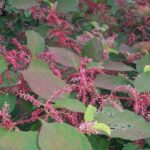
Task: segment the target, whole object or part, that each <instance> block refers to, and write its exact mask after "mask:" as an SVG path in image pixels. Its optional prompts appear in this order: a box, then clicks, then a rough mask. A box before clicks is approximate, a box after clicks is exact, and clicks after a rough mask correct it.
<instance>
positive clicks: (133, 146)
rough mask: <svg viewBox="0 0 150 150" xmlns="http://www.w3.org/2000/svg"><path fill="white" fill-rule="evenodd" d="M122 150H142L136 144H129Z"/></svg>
mask: <svg viewBox="0 0 150 150" xmlns="http://www.w3.org/2000/svg"><path fill="white" fill-rule="evenodd" d="M122 150H140V149H139V148H138V147H137V145H136V144H133V143H128V144H125V145H124V147H123V149H122Z"/></svg>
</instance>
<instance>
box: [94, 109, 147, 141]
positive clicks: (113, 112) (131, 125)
mask: <svg viewBox="0 0 150 150" xmlns="http://www.w3.org/2000/svg"><path fill="white" fill-rule="evenodd" d="M94 120H96V121H97V122H103V123H105V124H106V125H108V126H109V127H110V128H111V137H112V138H122V139H128V140H132V141H136V140H140V139H145V138H149V137H150V123H149V122H147V121H146V120H145V119H144V118H143V117H141V116H138V115H136V114H135V113H134V112H131V111H129V110H124V112H120V111H118V110H117V109H115V108H113V107H104V108H103V110H102V112H98V113H96V115H95V118H94Z"/></svg>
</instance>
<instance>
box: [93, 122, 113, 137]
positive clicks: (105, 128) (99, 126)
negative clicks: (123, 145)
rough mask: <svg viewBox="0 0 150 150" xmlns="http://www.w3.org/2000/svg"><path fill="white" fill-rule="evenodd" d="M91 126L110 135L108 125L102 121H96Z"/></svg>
mask: <svg viewBox="0 0 150 150" xmlns="http://www.w3.org/2000/svg"><path fill="white" fill-rule="evenodd" d="M92 128H94V129H96V130H99V131H102V132H104V133H105V134H107V135H111V130H110V128H109V126H108V125H106V124H104V123H96V124H95V125H94V126H93V127H92Z"/></svg>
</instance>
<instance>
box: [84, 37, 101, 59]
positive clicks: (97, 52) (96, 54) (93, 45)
mask: <svg viewBox="0 0 150 150" xmlns="http://www.w3.org/2000/svg"><path fill="white" fill-rule="evenodd" d="M102 54H103V44H102V42H101V40H100V39H98V38H96V37H94V38H93V39H91V40H90V41H89V42H88V43H87V44H86V45H85V46H84V47H83V49H82V56H83V57H88V58H92V59H93V61H95V62H100V61H101V59H102Z"/></svg>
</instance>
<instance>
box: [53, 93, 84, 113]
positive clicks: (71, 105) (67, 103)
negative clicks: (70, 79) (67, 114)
mask: <svg viewBox="0 0 150 150" xmlns="http://www.w3.org/2000/svg"><path fill="white" fill-rule="evenodd" d="M54 107H55V108H66V109H68V110H71V111H73V112H82V113H84V112H85V110H86V107H85V105H84V104H83V103H82V102H80V101H79V100H78V99H73V98H71V97H70V96H69V95H68V94H67V95H65V96H64V97H63V98H62V99H59V100H57V101H56V102H55V104H54Z"/></svg>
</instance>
